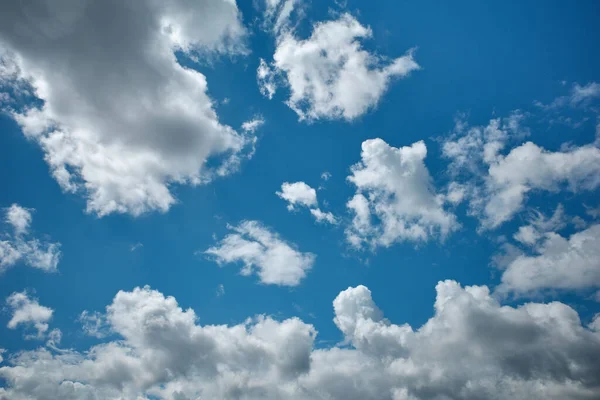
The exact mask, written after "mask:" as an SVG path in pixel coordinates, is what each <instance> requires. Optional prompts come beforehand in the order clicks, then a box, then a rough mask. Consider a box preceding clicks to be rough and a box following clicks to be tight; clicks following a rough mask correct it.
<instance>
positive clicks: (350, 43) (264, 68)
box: [257, 14, 419, 121]
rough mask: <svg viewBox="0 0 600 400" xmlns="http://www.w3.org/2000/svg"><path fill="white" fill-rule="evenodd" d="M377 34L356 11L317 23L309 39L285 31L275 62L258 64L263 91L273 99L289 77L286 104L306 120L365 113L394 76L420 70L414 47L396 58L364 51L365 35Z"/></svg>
mask: <svg viewBox="0 0 600 400" xmlns="http://www.w3.org/2000/svg"><path fill="white" fill-rule="evenodd" d="M371 36H372V32H371V29H370V28H368V27H365V26H363V25H361V24H360V23H359V22H358V21H357V20H356V19H355V18H354V17H352V16H351V15H350V14H343V15H341V16H340V17H339V19H337V20H334V21H327V22H321V23H317V24H315V25H314V27H313V32H312V34H311V36H310V37H309V38H308V39H305V40H302V39H298V38H297V37H296V36H295V33H294V32H293V31H292V30H284V31H283V32H282V33H280V34H279V35H278V36H277V48H276V50H275V54H274V55H273V62H272V63H271V66H269V65H267V63H266V62H265V61H264V60H261V63H260V66H259V68H258V71H257V77H258V83H259V87H260V89H261V92H262V93H263V94H265V95H267V96H268V97H269V98H271V97H272V96H273V94H274V93H275V90H276V87H277V82H278V81H283V83H284V84H285V85H286V86H288V87H289V89H290V97H289V99H288V100H287V101H286V103H287V105H288V106H289V107H290V108H291V109H292V110H294V111H295V112H296V114H298V117H299V118H300V120H305V119H306V120H309V121H311V120H317V119H345V120H347V121H350V120H353V119H355V118H357V117H359V116H361V115H362V114H364V113H365V112H367V110H369V109H370V108H372V107H375V106H376V105H377V103H378V102H379V99H380V97H381V96H382V95H383V94H384V92H385V91H386V89H387V87H388V86H389V84H390V82H391V80H392V79H393V78H399V77H405V76H407V75H408V74H409V73H410V72H411V71H414V70H417V69H419V65H418V64H417V63H416V62H415V61H414V59H413V51H412V50H410V51H409V52H408V53H406V54H405V55H404V56H402V57H398V58H396V59H394V60H393V61H391V62H390V63H388V62H385V61H383V59H382V58H381V57H379V56H377V55H375V54H371V53H369V52H368V51H366V50H364V49H363V48H362V46H361V43H360V40H361V39H367V38H370V37H371Z"/></svg>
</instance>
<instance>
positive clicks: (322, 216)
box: [310, 208, 338, 225]
mask: <svg viewBox="0 0 600 400" xmlns="http://www.w3.org/2000/svg"><path fill="white" fill-rule="evenodd" d="M310 213H311V214H312V216H313V217H315V219H316V220H317V222H327V223H330V224H332V225H335V224H337V223H338V220H337V218H336V217H335V215H333V214H332V213H331V212H329V211H327V212H325V211H321V209H320V208H311V209H310Z"/></svg>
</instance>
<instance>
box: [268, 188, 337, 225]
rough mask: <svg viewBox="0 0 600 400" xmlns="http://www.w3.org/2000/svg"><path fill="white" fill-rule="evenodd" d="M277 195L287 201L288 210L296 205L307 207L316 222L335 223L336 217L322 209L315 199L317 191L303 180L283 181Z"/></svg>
mask: <svg viewBox="0 0 600 400" xmlns="http://www.w3.org/2000/svg"><path fill="white" fill-rule="evenodd" d="M276 194H277V196H279V197H280V198H282V199H283V200H285V201H287V202H288V206H287V208H288V210H290V211H294V210H295V209H296V207H298V206H300V207H307V208H308V209H310V213H311V214H312V216H313V217H315V219H316V220H317V222H328V223H330V224H337V218H335V216H334V215H333V214H332V213H331V212H328V211H327V212H326V211H322V210H321V209H320V208H319V202H318V201H317V191H316V190H315V189H313V188H312V187H310V186H308V185H307V184H306V183H304V182H294V183H289V182H284V183H283V184H281V191H280V192H276Z"/></svg>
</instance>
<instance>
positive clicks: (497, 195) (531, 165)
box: [484, 142, 600, 227]
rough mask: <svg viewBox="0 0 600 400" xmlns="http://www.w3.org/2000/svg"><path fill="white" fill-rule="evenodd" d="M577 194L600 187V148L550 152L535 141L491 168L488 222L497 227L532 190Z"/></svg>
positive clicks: (500, 160) (520, 205) (526, 144)
mask: <svg viewBox="0 0 600 400" xmlns="http://www.w3.org/2000/svg"><path fill="white" fill-rule="evenodd" d="M564 185H566V189H567V190H569V191H571V192H573V193H577V192H580V191H586V190H594V189H596V188H598V186H600V149H598V148H597V147H595V146H591V145H588V146H581V147H577V148H573V149H568V150H565V151H557V152H550V151H547V150H545V149H543V148H541V147H539V146H537V145H535V144H534V143H532V142H527V143H525V144H523V145H521V146H519V147H516V148H514V149H512V150H511V151H510V153H508V155H506V156H505V157H501V156H500V157H499V159H498V160H497V161H496V162H494V163H492V164H491V165H490V167H489V175H488V180H487V187H488V190H489V192H490V195H491V197H490V199H489V201H488V202H487V204H486V205H485V208H484V215H485V224H486V225H488V226H490V227H496V226H498V225H500V224H502V223H503V222H505V221H508V220H509V219H511V218H512V216H513V215H514V214H515V213H516V212H517V211H519V210H520V209H521V208H522V206H523V203H524V201H525V198H526V196H527V194H528V193H529V192H530V191H534V190H538V191H551V192H557V191H559V190H560V189H562V187H563V186H564Z"/></svg>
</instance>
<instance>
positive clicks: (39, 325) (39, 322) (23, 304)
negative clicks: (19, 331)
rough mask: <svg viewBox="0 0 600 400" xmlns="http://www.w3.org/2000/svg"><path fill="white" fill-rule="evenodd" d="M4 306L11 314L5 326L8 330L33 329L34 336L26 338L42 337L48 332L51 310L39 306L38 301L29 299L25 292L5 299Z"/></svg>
mask: <svg viewBox="0 0 600 400" xmlns="http://www.w3.org/2000/svg"><path fill="white" fill-rule="evenodd" d="M6 304H7V305H8V306H9V307H10V308H11V312H12V317H11V319H10V321H8V325H7V326H8V328H9V329H16V328H17V327H19V326H24V327H25V328H33V329H35V330H36V335H33V336H26V337H28V338H30V337H37V338H42V337H44V335H45V334H46V332H47V331H48V321H50V319H51V318H52V313H53V310H52V309H51V308H48V307H44V306H42V305H40V304H39V303H38V300H37V299H33V298H31V297H29V295H28V294H27V292H21V293H17V292H15V293H13V294H11V295H10V296H8V298H7V299H6Z"/></svg>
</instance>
